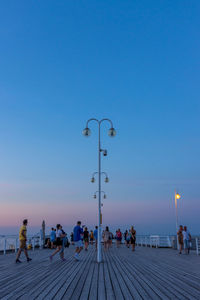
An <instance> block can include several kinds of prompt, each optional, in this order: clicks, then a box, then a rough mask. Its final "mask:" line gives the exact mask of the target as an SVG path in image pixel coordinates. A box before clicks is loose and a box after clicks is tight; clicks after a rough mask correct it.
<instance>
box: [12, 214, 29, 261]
mask: <svg viewBox="0 0 200 300" xmlns="http://www.w3.org/2000/svg"><path fill="white" fill-rule="evenodd" d="M27 224H28V220H27V219H25V220H24V221H23V225H22V226H21V228H20V231H19V250H18V252H17V257H16V261H15V262H16V263H21V260H19V258H20V255H21V253H22V250H23V251H24V254H25V255H26V259H27V262H29V261H31V260H32V259H31V258H29V256H28V252H27V248H26V241H27V236H26V233H27V229H26V227H27Z"/></svg>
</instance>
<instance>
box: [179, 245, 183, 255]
mask: <svg viewBox="0 0 200 300" xmlns="http://www.w3.org/2000/svg"><path fill="white" fill-rule="evenodd" d="M182 248H183V245H182V243H179V254H181V253H182Z"/></svg>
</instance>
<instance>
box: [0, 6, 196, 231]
mask: <svg viewBox="0 0 200 300" xmlns="http://www.w3.org/2000/svg"><path fill="white" fill-rule="evenodd" d="M144 3H145V4H144ZM144 3H143V2H140V1H136V2H135V1H128V2H124V1H111V2H110V1H103V2H102V1H100V2H99V1H89V2H86V3H84V5H83V3H79V4H77V3H76V1H71V2H70V1H66V2H65V1H61V2H59V3H56V4H55V2H54V1H46V0H45V1H41V2H39V1H37V2H34V1H30V2H29V1H25V0H22V1H20V2H18V1H11V2H9V4H8V3H7V1H4V2H2V7H1V12H0V28H1V31H0V39H1V48H0V61H1V68H0V82H1V85H0V234H3V233H4V230H5V228H6V227H16V228H18V227H19V226H20V224H21V221H22V220H23V219H24V218H28V219H29V228H30V229H31V227H40V226H41V222H42V220H45V221H46V224H47V226H53V225H54V226H55V224H56V223H62V224H63V226H73V225H74V224H75V223H76V221H77V220H78V219H81V220H82V222H83V223H85V224H88V225H91V226H94V225H95V224H96V223H97V209H98V206H97V200H98V199H94V198H93V195H94V193H95V192H96V191H97V189H98V185H97V181H96V182H95V183H93V184H92V183H91V182H90V180H91V176H92V174H93V172H96V171H97V170H98V153H97V147H98V127H97V124H95V123H94V122H93V123H91V124H90V130H91V136H90V137H88V138H85V137H84V136H83V135H82V131H83V129H84V128H85V126H86V122H87V120H88V119H89V118H97V119H101V118H110V119H111V120H112V122H113V126H114V128H115V129H116V132H117V134H116V137H115V138H113V139H111V138H110V137H109V136H108V131H109V129H110V127H109V126H110V124H107V123H105V124H103V125H102V132H101V140H102V149H106V150H107V154H108V155H107V156H102V171H105V172H107V173H108V177H109V182H108V183H104V182H102V190H104V191H105V192H106V194H107V198H106V199H105V200H103V208H102V212H103V226H106V225H107V224H108V225H110V226H113V227H116V226H118V224H119V225H120V226H129V225H130V224H135V226H136V228H137V230H138V232H141V233H145V232H150V233H151V232H153V233H156V232H157V233H159V232H160V233H170V234H174V233H175V230H176V219H175V207H174V193H175V190H176V191H177V192H178V193H180V195H181V198H180V199H179V200H178V217H179V223H180V222H181V223H182V224H183V225H187V226H188V228H189V230H190V231H191V232H192V233H194V234H196V233H197V234H198V233H199V228H200V220H199V216H198V212H199V211H200V189H199V186H200V172H199V170H200V160H199V153H200V135H199V131H200V122H199V115H200V101H199V94H200V93H199V92H200V91H199V89H200V85H199V78H200V74H199V73H200V71H199V53H200V40H199V28H200V18H199V15H198V13H197V11H198V9H199V8H200V3H198V1H197V2H193V3H187V5H185V6H184V5H182V3H181V2H177V1H175V2H170V3H168V2H165V1H160V2H159V3H157V4H156V6H155V3H153V2H151V1H144ZM197 8H198V9H197Z"/></svg>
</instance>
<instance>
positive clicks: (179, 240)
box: [177, 225, 183, 254]
mask: <svg viewBox="0 0 200 300" xmlns="http://www.w3.org/2000/svg"><path fill="white" fill-rule="evenodd" d="M177 235H178V243H179V254H181V253H182V250H183V226H182V225H180V227H179V231H178V232H177ZM177 248H178V245H177Z"/></svg>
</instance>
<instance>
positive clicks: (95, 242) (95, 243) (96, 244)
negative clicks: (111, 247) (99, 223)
mask: <svg viewBox="0 0 200 300" xmlns="http://www.w3.org/2000/svg"><path fill="white" fill-rule="evenodd" d="M95 248H96V250H97V240H95Z"/></svg>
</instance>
